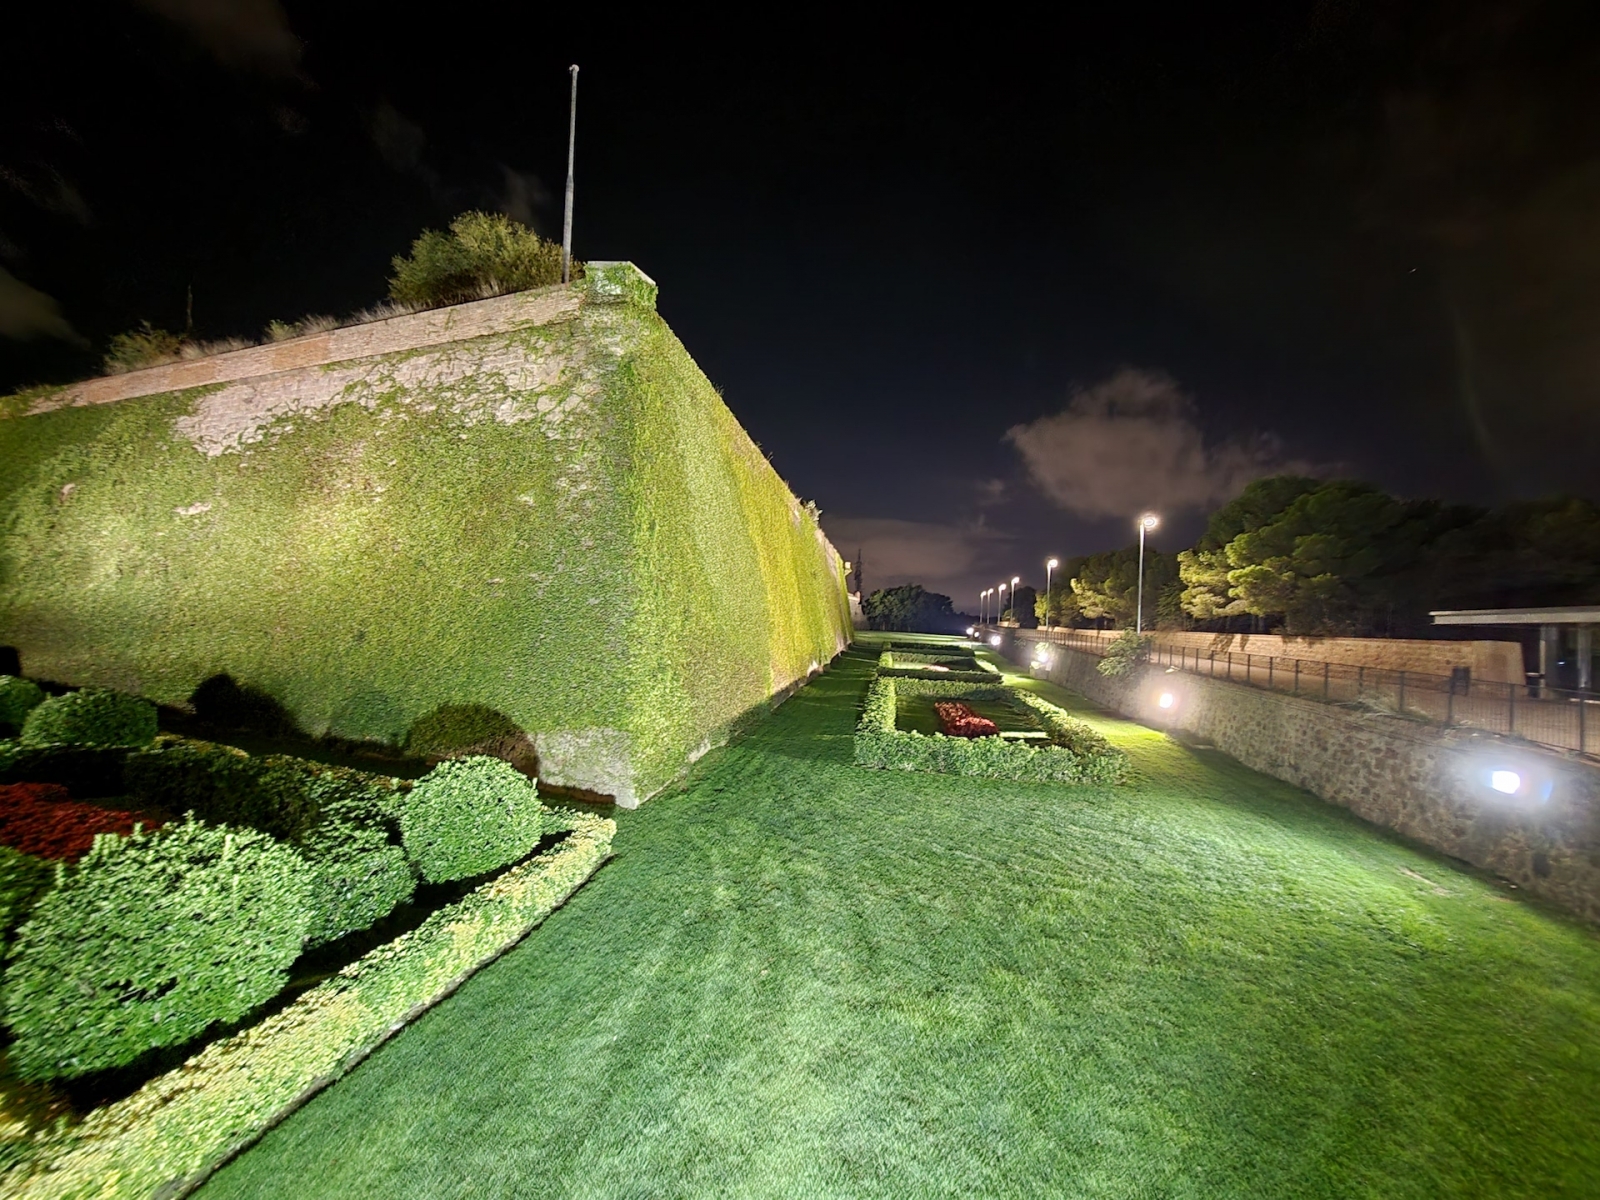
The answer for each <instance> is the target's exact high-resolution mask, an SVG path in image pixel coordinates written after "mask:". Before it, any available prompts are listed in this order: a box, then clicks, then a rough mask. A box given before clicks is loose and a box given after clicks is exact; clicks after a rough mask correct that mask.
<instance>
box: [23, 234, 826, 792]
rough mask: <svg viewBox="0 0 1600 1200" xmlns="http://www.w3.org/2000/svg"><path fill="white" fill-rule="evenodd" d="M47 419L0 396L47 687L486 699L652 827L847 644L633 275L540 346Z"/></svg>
mask: <svg viewBox="0 0 1600 1200" xmlns="http://www.w3.org/2000/svg"><path fill="white" fill-rule="evenodd" d="M482 303H483V304H488V305H492V304H496V303H499V302H498V301H484V302H482ZM475 307H476V306H463V308H475ZM403 319H404V318H403ZM434 323H435V325H436V324H437V321H436V319H435V321H434ZM481 326H482V322H479V323H478V325H477V327H478V328H481ZM391 333H392V331H391ZM222 365H223V366H225V364H222ZM52 403H53V401H52V398H51V395H50V394H49V393H33V394H30V395H28V396H26V397H15V398H12V399H11V400H8V401H0V416H3V419H0V511H3V513H4V517H3V518H0V520H3V525H0V644H3V645H11V646H15V647H17V648H18V649H19V650H20V652H21V655H22V662H23V668H24V671H25V672H26V673H27V674H29V675H31V676H34V677H37V678H41V679H50V680H55V681H58V682H63V683H72V684H85V683H98V684H106V685H110V686H113V687H118V688H123V689H125V690H128V691H133V692H137V693H139V694H142V695H145V696H149V697H151V698H152V699H155V700H158V701H161V702H164V703H169V704H183V703H185V702H187V700H188V698H189V696H190V694H191V693H192V692H193V690H194V688H195V687H196V685H197V684H199V683H200V682H201V681H202V680H204V679H206V678H208V677H210V676H213V675H216V674H219V673H226V674H228V675H231V676H232V677H233V678H234V679H235V680H237V681H238V682H240V683H242V684H248V685H252V686H255V687H258V688H261V689H263V690H265V691H267V692H269V693H270V694H271V695H272V696H274V697H275V698H276V699H277V700H279V701H280V702H281V703H282V704H283V705H284V706H285V707H286V708H287V709H288V710H289V712H290V713H291V714H292V715H293V716H294V717H295V719H296V720H297V721H298V722H299V724H300V726H301V727H302V728H303V729H305V730H306V731H307V732H310V733H334V734H338V735H342V736H346V737H356V738H373V739H381V740H385V741H390V742H398V741H402V740H403V739H404V737H405V735H406V733H407V730H408V729H409V728H410V727H411V725H412V723H413V722H415V721H417V720H418V719H419V718H422V717H424V716H427V715H428V714H430V713H433V712H435V711H436V710H437V709H439V708H441V707H443V706H449V705H481V706H485V707H487V708H490V709H493V710H496V711H497V712H499V713H503V714H504V715H505V716H507V717H509V718H510V719H511V720H512V721H513V722H515V723H516V724H517V725H518V726H520V727H521V728H522V729H524V730H526V731H527V732H528V733H530V734H531V735H533V737H534V741H535V744H536V746H537V748H538V752H539V760H540V762H539V769H540V774H541V777H542V778H544V779H546V780H548V781H550V782H552V783H558V784H565V785H568V786H572V787H578V788H583V789H587V790H590V791H595V792H600V793H603V794H606V795H611V796H615V797H616V798H617V800H618V802H619V803H623V804H635V803H638V801H639V800H640V799H642V798H643V797H645V796H648V795H649V794H650V793H652V792H653V791H655V790H657V789H659V787H661V786H662V785H663V784H665V783H667V782H669V781H670V780H671V779H672V778H674V777H675V776H676V775H677V774H679V773H680V772H681V771H682V770H683V768H684V767H685V765H686V764H687V762H688V761H690V759H691V758H692V757H693V756H695V755H696V754H698V753H699V752H701V751H702V750H703V749H704V748H705V747H707V746H708V745H710V744H712V743H713V742H715V741H716V740H717V739H718V738H719V737H720V736H722V735H723V733H725V731H726V730H727V728H728V727H729V726H730V724H732V723H734V722H736V721H737V720H739V719H740V718H741V717H742V716H743V715H744V714H745V713H747V712H749V711H750V710H752V709H755V708H758V707H759V706H761V705H762V704H764V703H766V702H767V701H768V700H769V698H771V697H772V696H774V695H775V694H777V693H781V692H782V691H784V690H785V689H787V688H788V687H790V686H791V685H793V684H794V683H796V682H798V681H800V680H803V679H804V678H805V676H806V675H807V674H808V673H809V672H810V671H812V670H814V669H816V668H817V667H819V666H821V665H822V664H825V663H827V662H828V661H829V660H830V659H831V658H832V657H833V656H834V655H835V654H837V653H838V652H839V650H840V649H841V648H842V647H843V646H844V644H845V642H846V641H847V640H848V637H849V632H848V631H849V628H850V625H849V608H848V601H847V598H846V594H845V590H844V576H843V570H842V564H841V563H840V561H839V557H838V555H837V554H836V553H835V552H834V550H833V547H832V546H830V545H829V544H828V542H827V540H826V539H825V538H824V537H823V535H822V533H821V530H820V529H819V528H818V526H817V522H816V520H815V518H814V516H813V515H812V513H811V512H809V511H808V510H807V509H806V508H805V507H804V506H802V505H801V504H800V503H799V501H797V500H796V499H795V497H794V496H793V495H792V494H791V493H790V491H789V489H788V488H787V487H786V486H785V484H784V483H783V481H782V480H781V479H780V478H779V477H778V476H777V474H776V473H775V472H774V471H773V470H772V468H771V466H770V465H769V464H768V463H767V462H766V460H765V458H764V457H763V456H762V455H761V453H760V451H759V450H758V449H757V448H756V447H755V445H754V444H753V443H752V442H751V440H750V438H749V437H748V435H746V434H745V432H744V430H743V429H742V428H741V427H740V426H739V424H738V422H737V421H736V420H735V419H734V417H733V415H732V414H731V413H730V412H729V411H728V409H727V407H726V406H725V405H724V404H723V403H722V401H721V399H720V398H719V397H718V396H717V394H716V392H715V390H714V389H713V388H712V387H711V385H710V383H709V382H708V381H707V380H706V378H705V376H704V375H703V374H701V372H700V370H699V369H698V368H697V367H696V366H695V364H694V361H693V360H692V359H691V358H690V357H689V355H688V353H687V351H686V350H685V349H684V347H683V345H682V344H681V343H680V342H679V341H678V340H677V338H676V337H674V336H673V334H672V332H671V330H669V329H668V328H667V326H666V324H665V323H664V322H663V321H662V320H661V319H660V317H659V316H657V315H656V313H655V311H654V288H653V285H650V284H649V281H648V280H646V279H645V277H644V276H642V275H640V274H639V273H638V272H637V271H636V270H634V269H633V268H632V267H631V266H628V265H627V264H620V265H617V266H614V267H604V266H602V267H600V268H599V269H597V270H595V271H593V272H592V273H591V279H590V281H589V283H588V290H587V292H586V293H585V294H584V296H583V302H582V303H581V304H578V305H569V306H566V309H565V310H564V311H561V312H560V313H559V314H558V316H557V317H556V319H554V320H549V321H547V322H546V323H543V324H538V325H524V326H521V327H518V328H513V329H509V330H504V331H499V332H492V333H487V334H481V335H479V336H475V337H472V338H470V339H468V340H463V341H455V342H444V343H436V344H430V345H424V346H420V347H417V348H414V349H410V350H401V351H395V352H390V353H385V354H377V355H373V356H370V357H366V358H357V359H349V360H344V361H340V362H334V363H321V364H318V365H314V366H308V367H302V368H298V369H294V370H288V371H281V372H277V373H275V374H269V375H262V376H251V377H246V378H240V379H234V380H226V381H222V382H218V383H214V384H211V385H208V386H205V387H199V388H192V389H189V390H187V391H181V392H175V393H174V392H168V393H164V394H158V395H148V396H139V397H134V398H128V399H122V400H119V401H117V402H115V403H106V404H86V405H81V406H66V407H52ZM60 403H63V404H68V405H70V404H71V402H70V401H69V400H62V401H60Z"/></svg>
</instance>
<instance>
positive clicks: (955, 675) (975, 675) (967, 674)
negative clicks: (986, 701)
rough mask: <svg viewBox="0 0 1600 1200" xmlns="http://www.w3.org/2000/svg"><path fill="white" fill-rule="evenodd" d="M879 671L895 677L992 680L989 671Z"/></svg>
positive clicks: (909, 668) (956, 681) (963, 680)
mask: <svg viewBox="0 0 1600 1200" xmlns="http://www.w3.org/2000/svg"><path fill="white" fill-rule="evenodd" d="M880 673H881V674H884V675H890V676H893V677H894V678H896V679H928V680H933V681H939V680H945V681H948V682H951V683H993V682H994V675H993V674H992V673H991V672H989V671H930V670H928V669H927V668H926V667H885V668H882V669H881V671H880Z"/></svg>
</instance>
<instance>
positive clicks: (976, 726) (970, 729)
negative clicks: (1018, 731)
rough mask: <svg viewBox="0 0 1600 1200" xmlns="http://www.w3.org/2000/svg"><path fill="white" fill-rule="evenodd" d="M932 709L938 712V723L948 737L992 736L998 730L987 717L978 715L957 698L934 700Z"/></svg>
mask: <svg viewBox="0 0 1600 1200" xmlns="http://www.w3.org/2000/svg"><path fill="white" fill-rule="evenodd" d="M933 711H934V712H936V713H938V714H939V725H940V726H941V727H942V728H943V729H944V731H945V733H946V734H948V735H949V736H950V737H964V738H979V737H994V736H996V735H997V734H998V733H999V732H1000V727H999V726H998V725H996V724H995V723H994V722H993V721H991V720H989V718H988V717H980V716H979V715H978V714H977V713H975V712H973V711H972V710H971V709H970V708H968V707H967V706H966V705H965V704H962V703H961V702H960V701H959V700H935V701H934V702H933Z"/></svg>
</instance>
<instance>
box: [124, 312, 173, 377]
mask: <svg viewBox="0 0 1600 1200" xmlns="http://www.w3.org/2000/svg"><path fill="white" fill-rule="evenodd" d="M182 350H183V338H182V336H180V335H179V334H176V333H168V332H167V331H166V330H165V329H156V328H154V327H152V326H151V324H150V322H149V321H144V322H142V323H141V324H140V326H139V328H138V329H135V330H132V331H130V332H128V333H119V334H117V335H116V336H115V337H113V338H112V339H111V346H110V348H109V349H107V351H106V356H105V369H106V374H108V375H121V374H123V373H124V372H127V371H138V370H141V369H142V368H144V367H158V366H160V365H161V364H162V363H170V362H177V361H178V358H179V357H180V354H181V352H182Z"/></svg>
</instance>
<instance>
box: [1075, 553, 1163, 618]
mask: <svg viewBox="0 0 1600 1200" xmlns="http://www.w3.org/2000/svg"><path fill="white" fill-rule="evenodd" d="M1177 578H1178V560H1177V559H1176V558H1175V557H1174V556H1173V555H1171V554H1163V553H1161V551H1159V550H1155V549H1152V548H1150V547H1149V546H1146V547H1145V552H1144V615H1145V622H1146V624H1148V625H1155V624H1156V620H1157V616H1158V609H1159V603H1158V602H1159V598H1160V596H1161V595H1162V593H1163V591H1164V590H1166V589H1167V588H1169V587H1170V585H1172V584H1173V583H1175V582H1176V581H1177ZM1072 592H1073V596H1074V598H1075V599H1076V601H1077V604H1078V610H1079V611H1080V612H1081V613H1082V614H1083V615H1084V616H1086V617H1089V618H1090V619H1092V620H1101V619H1104V620H1108V621H1110V622H1111V623H1112V624H1113V625H1115V626H1117V627H1118V628H1128V627H1131V626H1132V625H1133V624H1134V616H1135V611H1136V609H1137V607H1138V595H1139V547H1138V544H1137V543H1135V544H1134V545H1131V546H1128V547H1125V548H1124V549H1121V550H1110V551H1106V552H1104V553H1101V554H1091V555H1089V556H1088V557H1087V558H1085V559H1084V560H1083V565H1082V566H1081V567H1079V569H1078V571H1077V573H1076V574H1075V575H1074V576H1073V577H1072Z"/></svg>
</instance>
